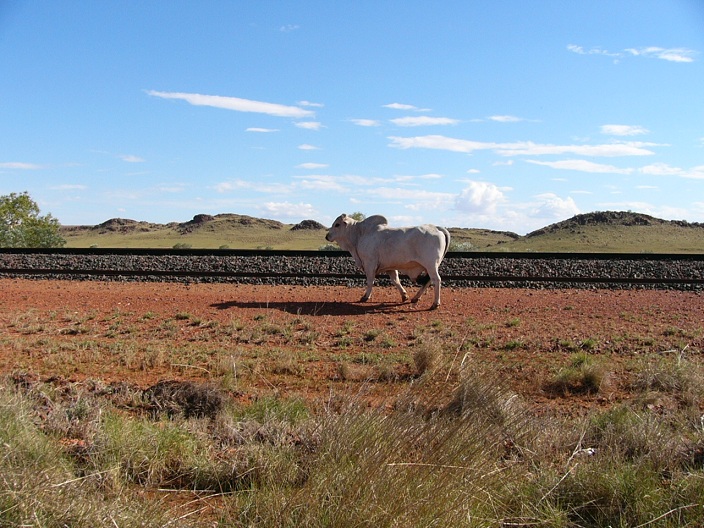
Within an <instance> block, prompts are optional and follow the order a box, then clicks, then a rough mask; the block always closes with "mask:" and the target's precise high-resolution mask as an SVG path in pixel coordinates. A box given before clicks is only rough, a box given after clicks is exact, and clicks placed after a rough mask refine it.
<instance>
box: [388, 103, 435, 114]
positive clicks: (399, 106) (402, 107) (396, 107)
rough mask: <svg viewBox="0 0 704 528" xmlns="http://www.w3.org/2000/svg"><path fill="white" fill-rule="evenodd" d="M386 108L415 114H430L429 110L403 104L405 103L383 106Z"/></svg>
mask: <svg viewBox="0 0 704 528" xmlns="http://www.w3.org/2000/svg"><path fill="white" fill-rule="evenodd" d="M383 106H384V108H391V109H393V110H413V111H414V112H429V111H430V109H429V108H418V107H417V106H413V105H409V104H403V103H391V104H386V105H383Z"/></svg>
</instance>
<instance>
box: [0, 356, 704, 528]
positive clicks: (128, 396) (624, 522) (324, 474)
mask: <svg viewBox="0 0 704 528" xmlns="http://www.w3.org/2000/svg"><path fill="white" fill-rule="evenodd" d="M585 362H586V360H585V358H583V357H582V358H574V360H573V365H572V366H573V367H574V364H576V363H579V364H580V365H583V364H584V363H585ZM349 368H350V366H349V365H348V366H347V367H342V366H341V367H340V373H339V375H340V377H341V378H342V379H343V380H349V379H354V376H353V375H352V373H351V371H349ZM666 370H667V369H666ZM688 370H689V371H690V372H691V371H692V365H689V369H688ZM426 373H427V375H426V376H424V377H423V378H422V380H420V381H419V382H418V383H414V384H410V385H408V388H407V390H406V391H405V392H404V393H402V394H401V395H400V396H399V397H398V398H397V399H396V404H395V405H394V406H393V407H388V406H379V407H377V408H371V409H370V408H369V407H368V406H367V405H366V404H365V402H364V400H363V399H360V396H358V395H357V396H355V395H349V394H348V395H345V394H336V395H334V398H333V399H332V400H331V401H330V402H328V403H327V404H326V405H324V406H317V405H313V404H310V403H306V402H304V401H302V400H300V399H295V398H294V399H288V400H284V399H281V398H279V397H276V396H264V397H261V398H259V399H257V400H256V401H254V402H253V403H252V404H251V405H248V406H241V405H240V404H237V403H235V402H229V403H228V402H226V401H225V400H223V399H222V396H221V395H219V396H218V399H217V401H219V402H220V405H218V406H212V405H210V402H212V399H213V394H220V393H213V392H212V389H205V390H202V389H197V388H195V387H187V386H181V385H178V384H174V385H173V386H172V387H166V388H163V387H162V389H163V390H154V389H151V390H149V391H144V392H142V391H140V390H139V389H137V388H135V387H130V386H128V385H121V386H117V385H115V386H105V385H101V384H99V383H96V382H91V381H86V382H81V383H70V384H64V385H62V386H53V385H50V384H47V383H44V382H40V381H38V380H36V379H33V378H31V377H27V376H19V375H18V376H14V377H12V378H5V379H4V380H3V381H2V383H0V441H1V442H2V443H3V446H4V447H3V452H4V456H3V457H2V458H0V473H1V474H2V479H0V503H1V504H2V505H3V508H2V510H0V524H3V525H8V526H12V525H16V526H18V525H23V524H30V523H31V524H36V523H38V522H39V523H41V524H42V525H45V526H61V525H82V526H85V525H91V526H110V525H114V524H118V525H119V526H143V525H149V526H152V525H154V526H155V525H166V524H170V523H171V524H173V523H177V524H178V525H179V526H193V527H196V526H211V525H212V524H213V523H214V522H215V521H217V525H218V526H223V527H229V526H232V527H235V526H267V527H269V526H290V525H291V523H293V525H295V526H310V527H313V526H331V525H332V526H347V525H349V524H350V523H352V524H355V525H375V526H389V525H403V526H419V527H420V526H427V524H428V523H429V522H431V521H432V522H433V523H436V524H439V525H442V526H458V527H461V526H467V527H470V526H477V525H480V526H487V525H490V526H500V525H524V526H526V525H528V526H538V525H539V526H587V527H599V526H607V525H611V526H638V525H644V524H645V525H647V524H648V523H651V521H653V520H654V519H658V524H657V525H658V526H673V527H674V526H695V525H700V524H701V523H702V522H704V503H702V500H701V498H702V497H704V478H702V474H703V473H704V429H702V427H701V426H700V425H696V424H694V423H692V422H691V421H690V420H689V417H690V416H691V415H692V414H691V412H690V411H691V410H694V409H695V408H697V406H698V405H701V404H702V394H701V390H699V392H698V394H697V395H696V398H697V400H696V401H690V402H689V403H687V404H686V405H683V406H679V407H678V406H676V407H673V408H671V409H669V410H668V412H667V413H665V414H663V413H662V412H661V411H660V410H658V409H657V408H654V407H652V406H651V407H638V404H637V403H635V404H633V405H628V404H622V405H619V406H615V407H612V408H610V409H608V410H605V411H596V412H594V413H593V414H590V415H588V416H585V417H584V418H578V419H574V418H569V419H559V418H556V417H554V416H543V417H540V416H536V415H534V414H532V413H531V412H530V411H529V408H528V407H527V406H526V404H525V403H524V402H523V401H522V400H521V398H520V397H518V396H517V395H516V394H514V393H512V392H511V391H510V390H508V389H507V387H506V385H505V384H504V382H503V381H502V380H501V377H500V376H499V375H498V372H496V371H495V370H493V371H492V370H487V369H486V368H485V367H484V366H482V365H481V364H478V363H476V362H473V361H470V362H465V364H464V365H463V366H462V367H461V368H460V369H459V370H458V371H457V374H458V375H457V377H455V378H453V379H454V380H455V381H453V382H452V383H451V384H450V386H449V387H448V389H449V390H448V391H443V392H442V393H438V392H437V390H436V388H437V387H438V386H439V385H445V383H444V381H443V380H445V378H446V370H445V369H444V368H438V369H435V370H432V369H426ZM387 376H388V374H387V375H386V376H383V379H387ZM379 379H382V376H381V375H379ZM675 386H679V384H675ZM654 388H657V389H658V390H661V391H664V392H665V393H670V391H673V390H674V391H675V392H677V391H679V389H677V388H673V385H671V384H664V385H660V384H653V383H652V382H650V381H647V382H645V383H644V384H642V385H638V390H641V389H642V390H645V391H651V390H653V389H654ZM172 389H173V390H172ZM183 390H186V391H187V392H188V397H185V396H184V395H183V394H179V392H178V391H183ZM637 401H639V400H636V402H637ZM184 402H186V404H188V402H190V403H193V402H201V408H207V409H209V414H207V417H205V418H204V417H203V416H201V415H199V414H197V413H196V414H191V415H187V414H186V413H182V412H170V413H168V414H144V413H143V412H141V409H143V408H145V406H154V405H157V406H158V407H160V408H174V409H180V408H181V407H178V406H179V405H181V404H183V403H184ZM203 402H204V403H203ZM174 405H176V407H173V406H174ZM147 408H148V407H147ZM145 491H148V492H147V493H145ZM174 493H178V494H183V497H182V500H174V499H175V498H176V497H177V496H176V495H173V494H174ZM167 496H169V497H170V500H161V499H160V497H163V498H164V499H166V497H167ZM487 497H491V500H490V501H488V500H487ZM113 523H114V524H113Z"/></svg>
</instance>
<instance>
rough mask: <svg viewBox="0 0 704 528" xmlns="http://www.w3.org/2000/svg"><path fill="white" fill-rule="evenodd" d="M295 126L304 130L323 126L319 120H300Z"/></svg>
mask: <svg viewBox="0 0 704 528" xmlns="http://www.w3.org/2000/svg"><path fill="white" fill-rule="evenodd" d="M296 126H297V127H298V128H304V129H306V130H320V129H321V128H324V127H323V124H322V123H321V122H319V121H301V122H300V123H296Z"/></svg>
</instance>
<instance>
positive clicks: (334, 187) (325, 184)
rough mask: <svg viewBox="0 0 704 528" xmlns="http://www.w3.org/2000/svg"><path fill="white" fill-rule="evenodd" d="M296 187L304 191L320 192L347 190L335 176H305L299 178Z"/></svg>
mask: <svg viewBox="0 0 704 528" xmlns="http://www.w3.org/2000/svg"><path fill="white" fill-rule="evenodd" d="M298 187H300V188H301V189H303V190H306V191H322V192H331V191H334V192H340V193H346V192H348V190H349V189H348V188H347V187H345V186H344V185H343V184H342V183H341V182H340V181H339V180H338V179H337V178H335V177H334V176H326V175H325V176H317V175H314V176H306V177H305V178H303V179H301V180H300V182H299V183H298Z"/></svg>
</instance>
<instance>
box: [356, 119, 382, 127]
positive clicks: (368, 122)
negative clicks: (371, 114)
mask: <svg viewBox="0 0 704 528" xmlns="http://www.w3.org/2000/svg"><path fill="white" fill-rule="evenodd" d="M350 121H351V122H352V123H354V124H355V125H358V126H363V127H375V126H379V125H381V121H378V120H376V119H350Z"/></svg>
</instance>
